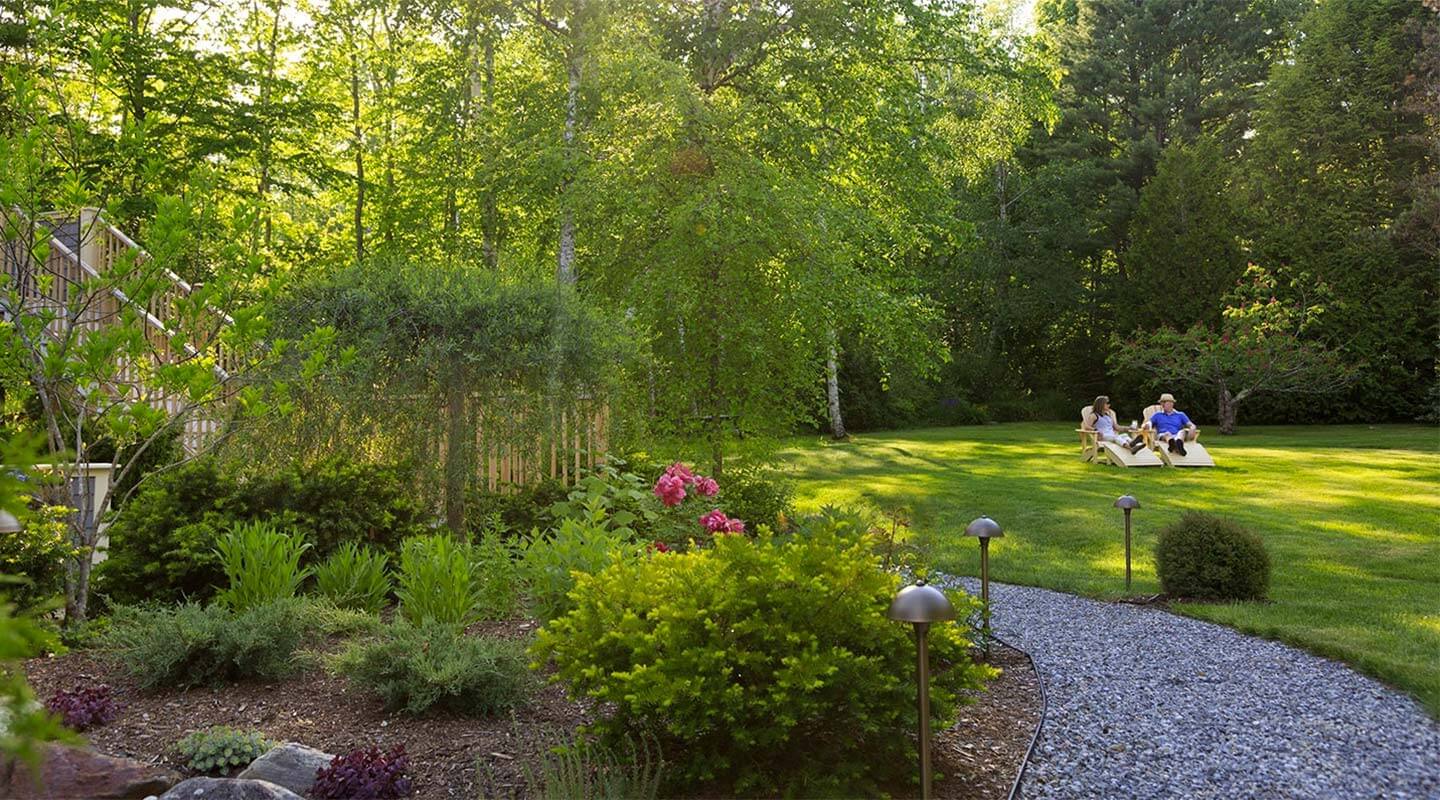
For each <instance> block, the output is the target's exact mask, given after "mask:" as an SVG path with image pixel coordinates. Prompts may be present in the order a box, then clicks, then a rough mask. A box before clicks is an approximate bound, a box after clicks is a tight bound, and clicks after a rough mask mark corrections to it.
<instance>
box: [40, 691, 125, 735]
mask: <svg viewBox="0 0 1440 800" xmlns="http://www.w3.org/2000/svg"><path fill="white" fill-rule="evenodd" d="M45 709H46V710H47V711H49V712H50V713H51V714H54V715H55V716H57V717H59V718H60V721H61V722H63V723H65V727H67V728H69V729H70V730H72V731H84V730H88V729H90V728H94V727H97V726H100V725H105V724H108V723H110V722H112V721H114V719H115V718H116V717H117V716H119V715H120V703H119V702H117V701H116V700H115V697H114V696H113V695H112V694H111V691H110V687H109V686H106V685H105V684H103V683H102V684H97V685H95V686H76V687H75V688H74V689H60V690H58V691H56V692H55V693H54V694H52V695H50V697H49V699H47V700H46V701H45Z"/></svg>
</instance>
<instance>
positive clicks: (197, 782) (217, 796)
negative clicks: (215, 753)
mask: <svg viewBox="0 0 1440 800" xmlns="http://www.w3.org/2000/svg"><path fill="white" fill-rule="evenodd" d="M160 800H304V798H302V797H301V796H300V795H298V794H295V793H294V792H292V791H290V790H289V789H286V788H285V787H284V786H276V785H275V784H273V783H271V782H270V781H249V780H241V779H239V778H191V779H189V780H187V781H185V782H183V783H179V784H176V785H175V786H173V787H171V789H170V791H168V792H166V793H165V794H162V795H160Z"/></svg>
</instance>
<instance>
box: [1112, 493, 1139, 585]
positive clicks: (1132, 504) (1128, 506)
mask: <svg viewBox="0 0 1440 800" xmlns="http://www.w3.org/2000/svg"><path fill="white" fill-rule="evenodd" d="M1115 507H1116V508H1121V509H1124V510H1125V594H1127V595H1128V594H1130V512H1131V511H1133V510H1134V509H1137V508H1139V507H1140V501H1139V500H1136V499H1135V498H1134V497H1133V496H1131V495H1128V494H1122V495H1120V498H1119V499H1118V500H1116V501H1115Z"/></svg>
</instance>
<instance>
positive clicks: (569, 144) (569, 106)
mask: <svg viewBox="0 0 1440 800" xmlns="http://www.w3.org/2000/svg"><path fill="white" fill-rule="evenodd" d="M576 35H577V34H576V33H575V32H574V31H571V33H570V36H571V41H570V47H569V48H568V50H567V51H566V64H565V72H566V76H567V80H566V89H565V160H566V163H567V165H566V168H565V171H566V172H565V179H564V181H563V182H562V183H561V184H560V248H559V256H558V260H557V262H556V265H555V280H556V281H557V282H558V283H560V284H562V285H566V284H568V285H571V286H573V285H574V284H575V281H576V277H577V276H576V274H575V211H574V209H573V208H572V199H573V198H571V197H570V186H571V184H572V183H574V180H575V128H576V125H577V121H578V120H577V116H578V114H579V107H580V46H579V44H578V43H576V42H575V39H574V37H575V36H576Z"/></svg>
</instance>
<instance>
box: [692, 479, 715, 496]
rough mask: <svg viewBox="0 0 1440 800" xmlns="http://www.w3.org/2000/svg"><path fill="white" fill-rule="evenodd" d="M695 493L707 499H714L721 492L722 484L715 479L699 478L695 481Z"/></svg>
mask: <svg viewBox="0 0 1440 800" xmlns="http://www.w3.org/2000/svg"><path fill="white" fill-rule="evenodd" d="M695 491H697V492H699V493H700V494H703V495H705V496H706V497H714V496H715V495H716V494H718V493H719V492H720V484H718V483H716V482H715V479H714V478H698V479H697V480H696V481H695Z"/></svg>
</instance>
